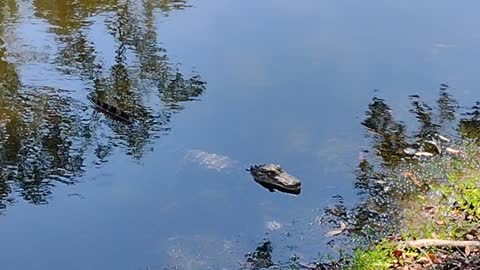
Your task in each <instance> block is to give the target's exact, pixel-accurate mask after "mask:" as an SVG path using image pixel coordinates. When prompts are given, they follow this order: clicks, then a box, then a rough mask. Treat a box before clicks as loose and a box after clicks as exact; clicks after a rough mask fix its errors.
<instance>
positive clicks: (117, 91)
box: [0, 0, 480, 270]
mask: <svg viewBox="0 0 480 270" xmlns="http://www.w3.org/2000/svg"><path fill="white" fill-rule="evenodd" d="M478 5H479V4H477V3H475V2H472V3H470V5H469V6H467V5H465V6H460V5H456V4H451V3H438V2H434V1H427V2H424V3H417V2H413V1H412V2H410V1H406V2H402V3H394V2H391V1H389V2H381V1H373V2H369V3H363V2H362V3H360V2H357V1H344V2H335V3H334V2H332V1H313V0H312V1H307V0H305V1H300V2H296V3H294V4H292V2H291V1H284V0H279V1H278V0H270V1H260V2H259V1H213V0H206V1H188V2H187V1H181V0H177V1H149V0H145V1H125V2H124V1H114V0H111V1H109V0H105V1H87V0H78V1H55V2H52V1H44V0H37V1H15V0H8V1H3V2H1V3H0V6H1V10H2V12H1V13H0V19H1V20H0V45H1V46H0V87H1V88H0V90H1V91H0V95H1V100H0V142H1V144H0V153H1V162H0V167H1V173H0V177H1V178H0V179H1V181H0V206H1V208H2V216H0V237H1V238H2V243H3V244H2V245H0V254H1V255H0V260H1V262H2V267H4V268H5V269H32V270H34V269H163V268H164V267H173V266H178V267H180V269H222V267H223V268H225V269H235V268H238V267H239V266H240V264H241V263H242V262H243V261H244V260H245V258H244V255H245V254H246V253H247V252H251V251H253V250H254V249H255V247H256V246H257V245H258V244H259V242H261V241H262V239H264V238H265V239H268V240H270V241H271V242H272V246H273V258H274V260H275V261H277V260H283V261H284V260H287V259H289V258H290V257H291V256H293V255H294V254H295V255H297V256H299V257H300V258H301V259H302V260H303V261H311V260H315V259H316V258H318V255H319V254H320V255H321V254H328V253H329V252H331V251H332V248H331V247H330V246H329V245H327V242H328V241H329V240H330V239H327V238H325V237H324V233H325V228H324V227H322V226H319V225H318V224H317V217H318V216H319V215H320V214H321V213H322V212H323V209H324V208H325V207H327V206H328V205H329V204H331V202H332V196H333V195H335V194H340V195H341V196H343V197H344V198H345V200H346V202H347V203H348V204H354V203H355V202H356V200H357V199H358V197H357V196H356V193H357V191H356V190H355V189H354V184H353V182H354V180H355V174H354V171H355V169H356V167H357V165H358V163H359V153H360V152H361V151H362V150H365V149H368V148H369V147H371V141H370V140H369V139H366V138H365V130H364V129H363V127H362V125H361V123H362V121H363V120H364V119H365V118H366V117H368V114H367V115H365V112H366V111H367V110H368V105H369V104H370V103H371V102H372V98H373V97H374V96H380V97H382V98H384V99H385V100H386V101H387V102H388V104H389V105H390V107H391V109H392V110H393V114H394V116H395V117H396V118H397V119H398V120H400V121H404V122H406V123H412V122H413V121H414V120H415V118H414V117H413V116H412V115H411V113H410V112H409V109H410V103H411V100H410V99H409V98H408V95H410V94H418V95H420V96H421V97H422V99H424V100H426V101H428V102H434V101H435V100H436V99H437V98H438V94H439V86H440V84H441V83H445V82H448V84H449V86H450V87H449V91H450V92H451V93H452V94H454V96H455V98H456V99H457V100H458V104H464V105H465V106H468V105H473V104H474V101H475V100H478V99H479V97H480V95H479V94H478V92H477V91H476V87H477V85H478V80H479V79H478V76H476V75H477V74H476V73H477V71H476V70H477V69H476V66H477V61H476V59H478V56H479V55H480V35H479V34H477V28H478V25H479V24H480V21H479V19H478V16H476V14H475V12H474V11H475V10H477V9H476V8H477V7H478ZM89 97H90V98H92V97H93V98H95V99H97V100H103V101H105V102H107V103H109V104H114V105H115V106H116V107H117V108H118V109H119V110H122V111H125V112H126V113H128V114H129V115H132V117H133V118H134V119H135V123H134V124H129V123H125V122H122V121H119V120H118V119H112V118H111V117H108V116H107V115H105V114H104V113H103V112H101V111H98V110H95V108H94V106H92V104H91V103H90V101H89ZM208 157H210V158H211V159H212V160H214V161H216V163H215V162H213V163H208V162H205V158H208ZM257 163H279V164H282V166H283V167H284V168H285V169H286V170H288V171H289V172H290V173H291V174H292V175H295V176H297V177H298V178H300V179H302V180H303V190H302V194H301V195H300V196H297V197H295V196H288V195H285V194H280V193H278V192H275V193H270V192H268V191H267V190H265V189H263V188H262V187H260V186H259V185H257V184H256V183H255V182H254V181H253V180H252V179H251V177H250V176H249V175H248V173H247V172H246V171H245V170H244V169H245V168H247V167H248V166H249V165H251V164H257Z"/></svg>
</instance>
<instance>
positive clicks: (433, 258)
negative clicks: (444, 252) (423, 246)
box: [427, 252, 437, 262]
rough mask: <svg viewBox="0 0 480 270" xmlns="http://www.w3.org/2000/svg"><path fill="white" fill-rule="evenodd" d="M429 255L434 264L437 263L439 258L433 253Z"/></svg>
mask: <svg viewBox="0 0 480 270" xmlns="http://www.w3.org/2000/svg"><path fill="white" fill-rule="evenodd" d="M427 255H428V257H429V258H430V260H431V261H432V262H435V261H437V256H436V255H435V254H433V253H432V252H429V253H428V254H427Z"/></svg>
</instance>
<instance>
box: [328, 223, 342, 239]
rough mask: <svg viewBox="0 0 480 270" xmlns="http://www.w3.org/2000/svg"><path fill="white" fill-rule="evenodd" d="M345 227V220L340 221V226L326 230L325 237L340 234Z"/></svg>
mask: <svg viewBox="0 0 480 270" xmlns="http://www.w3.org/2000/svg"><path fill="white" fill-rule="evenodd" d="M346 228H347V224H345V222H343V221H341V222H340V228H338V229H334V230H331V231H329V232H327V233H326V234H325V236H327V237H333V236H336V235H339V234H342V233H343V232H344V231H345V229H346Z"/></svg>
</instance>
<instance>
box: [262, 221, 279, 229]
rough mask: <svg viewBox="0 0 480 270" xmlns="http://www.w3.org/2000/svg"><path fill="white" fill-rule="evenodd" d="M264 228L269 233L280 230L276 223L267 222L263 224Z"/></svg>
mask: <svg viewBox="0 0 480 270" xmlns="http://www.w3.org/2000/svg"><path fill="white" fill-rule="evenodd" d="M265 228H267V229H268V230H270V231H278V230H280V229H281V228H282V224H280V222H278V221H275V220H273V221H269V222H267V223H266V224H265Z"/></svg>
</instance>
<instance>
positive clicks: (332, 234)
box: [325, 229, 343, 237]
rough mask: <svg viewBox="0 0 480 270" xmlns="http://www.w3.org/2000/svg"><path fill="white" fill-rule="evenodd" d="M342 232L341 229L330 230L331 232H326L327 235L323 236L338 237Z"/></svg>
mask: <svg viewBox="0 0 480 270" xmlns="http://www.w3.org/2000/svg"><path fill="white" fill-rule="evenodd" d="M342 232H343V230H342V229H336V230H331V231H329V232H327V233H326V234H325V236H327V237H332V236H336V235H339V234H341V233H342Z"/></svg>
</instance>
